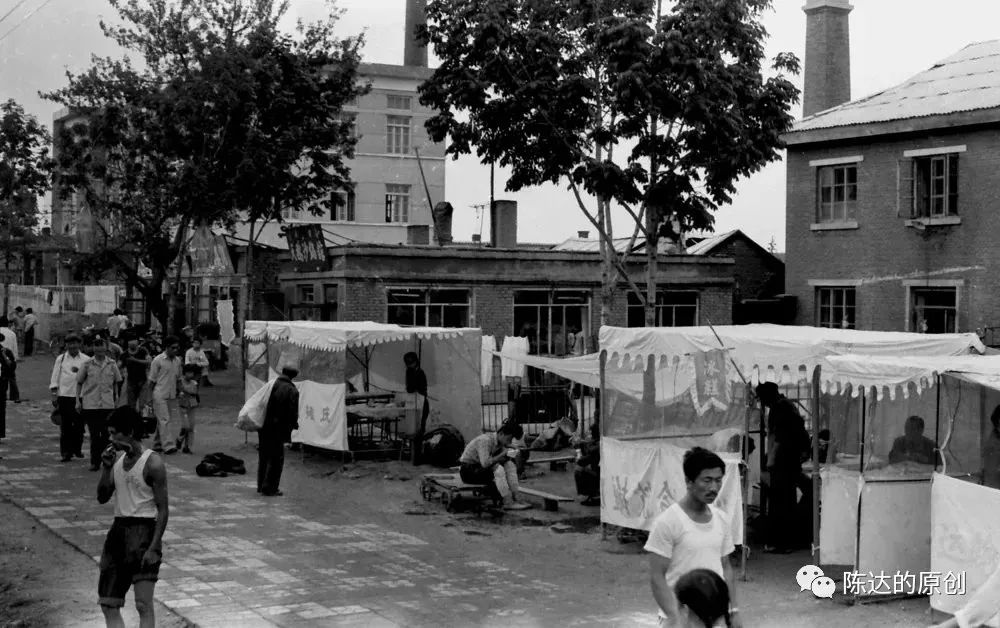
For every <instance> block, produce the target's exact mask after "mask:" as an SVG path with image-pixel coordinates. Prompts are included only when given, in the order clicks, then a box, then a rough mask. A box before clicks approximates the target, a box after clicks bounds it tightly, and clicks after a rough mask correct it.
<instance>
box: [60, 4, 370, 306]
mask: <svg viewBox="0 0 1000 628" xmlns="http://www.w3.org/2000/svg"><path fill="white" fill-rule="evenodd" d="M109 2H110V4H111V6H112V7H113V8H114V9H115V10H116V11H117V13H118V16H119V18H120V20H119V22H120V24H118V25H110V24H107V23H103V22H102V24H101V28H102V30H103V31H104V34H105V35H106V36H107V37H110V38H111V39H113V40H115V41H116V42H117V43H118V44H119V45H120V46H121V47H122V48H124V49H125V50H126V51H127V56H126V57H125V58H122V59H110V58H95V59H93V61H92V65H91V67H90V68H89V69H87V70H86V71H85V72H83V73H81V74H72V73H69V74H68V75H67V77H68V85H67V86H66V87H64V88H62V89H60V90H57V91H55V92H52V93H50V94H46V97H47V98H50V99H52V100H54V101H57V102H59V103H62V104H63V105H65V106H67V107H69V108H70V110H71V111H72V112H74V113H76V114H79V118H78V121H76V122H72V123H70V124H68V125H67V127H66V129H65V130H64V132H63V133H61V134H60V136H59V137H57V138H56V141H57V146H58V153H59V156H60V158H59V169H58V175H59V177H60V179H61V180H62V182H63V183H64V184H65V186H61V187H63V189H65V190H70V189H78V190H83V191H84V192H85V198H86V202H87V204H88V205H89V207H90V209H91V212H92V213H93V214H94V215H95V217H96V218H97V219H98V220H97V222H98V224H99V226H100V229H99V233H98V234H97V235H98V237H97V240H98V246H97V247H96V248H97V249H98V250H97V251H95V253H94V256H93V258H94V259H93V260H91V261H93V262H95V263H98V265H105V264H106V265H108V266H109V267H111V268H113V269H114V270H115V271H117V272H118V273H119V274H120V275H122V276H124V277H125V278H126V279H127V280H128V281H130V282H131V283H132V284H133V285H135V286H137V287H138V288H139V289H140V290H141V291H142V293H143V294H144V296H145V297H146V299H147V304H148V305H149V306H150V307H151V309H152V311H153V312H154V313H155V314H156V315H157V316H158V317H159V318H160V319H161V320H164V319H165V318H166V311H167V303H166V302H165V301H164V300H163V299H162V298H161V286H162V284H163V281H164V280H165V279H166V278H167V275H168V271H169V268H170V266H171V265H172V264H173V263H174V262H175V260H177V259H178V256H179V254H180V253H182V251H183V249H184V247H185V243H186V241H187V239H188V238H189V237H190V235H191V233H192V231H193V229H194V227H196V226H198V225H209V226H232V225H233V224H234V223H235V222H236V221H237V220H240V219H243V218H250V219H256V220H272V219H277V220H280V216H281V213H280V212H281V210H282V209H287V208H294V209H299V210H303V209H305V210H309V211H310V212H312V213H316V214H318V213H321V212H327V211H329V209H330V204H331V203H332V202H335V201H334V200H333V198H332V197H331V193H332V192H335V191H338V190H346V189H348V187H349V186H350V171H349V169H348V166H347V164H346V160H348V159H350V158H351V157H352V156H353V150H354V144H355V141H356V140H355V139H354V137H353V134H352V132H351V128H350V123H349V122H348V121H346V120H341V119H340V117H339V114H340V112H341V109H342V107H343V105H344V104H346V103H348V102H350V101H351V100H353V99H354V98H356V97H357V96H358V95H359V94H361V93H363V92H364V91H365V90H366V89H367V88H366V87H364V86H361V85H359V83H358V76H357V67H358V63H359V61H360V56H359V51H360V46H361V44H362V40H361V38H360V37H349V38H345V39H338V38H337V37H336V36H335V35H334V32H333V27H334V24H335V22H336V20H337V17H338V16H339V12H338V11H336V10H335V9H333V7H332V6H331V8H330V10H331V13H330V18H329V19H328V20H326V21H322V22H316V23H312V24H303V23H300V24H299V25H298V27H297V29H296V32H295V33H286V32H282V31H281V30H279V28H278V22H279V20H280V19H281V17H282V16H283V15H284V14H285V13H286V11H287V8H288V6H287V2H277V1H275V0H152V1H140V0H109ZM136 260H138V261H141V262H142V263H143V264H144V265H145V266H147V267H148V268H149V269H150V270H151V271H152V279H143V278H142V277H141V276H139V274H138V273H137V265H136V263H135V262H136Z"/></svg>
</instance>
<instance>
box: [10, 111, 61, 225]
mask: <svg viewBox="0 0 1000 628" xmlns="http://www.w3.org/2000/svg"><path fill="white" fill-rule="evenodd" d="M50 142H51V138H50V137H49V132H48V130H46V128H45V127H44V126H42V125H41V124H40V123H39V122H38V120H37V119H36V118H35V117H34V116H32V115H28V114H26V113H25V111H24V107H22V106H21V105H19V104H18V103H17V102H15V101H14V100H8V101H6V102H4V103H2V104H0V204H2V207H3V212H2V213H0V228H2V230H3V232H4V235H13V236H16V237H23V236H24V235H25V234H26V233H27V232H28V231H30V230H31V229H32V228H33V227H35V226H36V225H37V223H38V212H37V207H38V206H37V204H36V203H35V199H36V198H37V197H38V196H41V195H42V194H44V193H45V192H47V191H48V190H49V188H50V187H51V181H52V168H53V163H52V159H51V157H49V144H50Z"/></svg>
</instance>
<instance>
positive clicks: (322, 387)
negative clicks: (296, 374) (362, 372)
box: [292, 381, 348, 451]
mask: <svg viewBox="0 0 1000 628" xmlns="http://www.w3.org/2000/svg"><path fill="white" fill-rule="evenodd" d="M297 386H298V389H299V429H298V430H296V431H295V432H293V433H292V441H293V442H296V443H305V444H306V445H311V446H313V447H322V448H323V449H332V450H334V451H348V445H347V415H346V414H345V411H344V403H345V399H346V393H347V390H346V386H345V385H344V384H318V383H316V382H312V381H303V382H298V383H297Z"/></svg>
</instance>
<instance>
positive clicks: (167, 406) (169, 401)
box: [148, 336, 181, 454]
mask: <svg viewBox="0 0 1000 628" xmlns="http://www.w3.org/2000/svg"><path fill="white" fill-rule="evenodd" d="M163 347H164V349H163V353H161V354H160V355H158V356H156V357H155V358H153V363H152V364H150V366H149V383H148V388H149V393H150V397H151V399H152V403H153V413H154V414H155V415H156V437H155V438H154V439H153V451H156V452H161V451H162V452H163V453H165V454H172V453H176V452H177V439H176V437H175V436H174V435H173V432H172V427H171V426H176V425H178V424H179V423H180V416H181V414H180V406H178V405H177V387H178V386H179V385H180V381H181V359H180V358H179V357H177V353H178V351H180V343H179V342H178V341H177V337H176V336H167V338H166V339H165V340H164V341H163Z"/></svg>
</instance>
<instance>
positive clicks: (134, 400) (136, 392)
mask: <svg viewBox="0 0 1000 628" xmlns="http://www.w3.org/2000/svg"><path fill="white" fill-rule="evenodd" d="M145 385H146V382H145V380H143V381H138V382H137V381H134V380H131V379H130V380H127V381H126V382H125V398H126V399H127V400H128V405H129V407H130V408H135V409H136V410H141V409H142V408H140V407H139V397H140V396H141V395H142V389H143V387H144V386H145Z"/></svg>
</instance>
